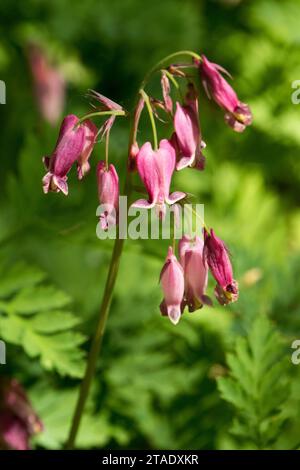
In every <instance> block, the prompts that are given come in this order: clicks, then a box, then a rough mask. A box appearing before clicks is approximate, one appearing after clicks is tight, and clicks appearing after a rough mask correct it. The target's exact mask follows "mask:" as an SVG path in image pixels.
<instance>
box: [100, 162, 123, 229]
mask: <svg viewBox="0 0 300 470" xmlns="http://www.w3.org/2000/svg"><path fill="white" fill-rule="evenodd" d="M97 181H98V196H99V202H100V204H101V205H103V206H105V207H104V209H105V210H104V211H103V213H102V214H101V216H100V223H101V228H102V229H103V230H107V229H108V228H109V227H112V226H114V225H116V223H117V215H118V208H119V177H118V173H117V172H116V169H115V167H114V165H112V164H110V165H109V166H108V167H106V164H105V162H104V161H100V162H99V163H98V166H97Z"/></svg>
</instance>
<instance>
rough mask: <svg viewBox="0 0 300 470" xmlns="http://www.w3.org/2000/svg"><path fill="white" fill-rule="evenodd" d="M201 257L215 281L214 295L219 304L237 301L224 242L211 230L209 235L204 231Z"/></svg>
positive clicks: (235, 287) (234, 283) (235, 285)
mask: <svg viewBox="0 0 300 470" xmlns="http://www.w3.org/2000/svg"><path fill="white" fill-rule="evenodd" d="M203 256H204V260H205V262H207V264H208V266H209V269H210V271H211V273H212V275H213V277H214V278H215V280H216V281H217V286H216V288H215V295H216V298H217V300H218V301H219V303H220V304H222V305H226V304H228V303H230V302H235V301H236V300H237V299H238V294H239V292H238V283H237V282H236V281H235V280H234V279H233V272H232V266H231V262H230V258H229V254H228V250H227V248H226V246H225V244H224V242H223V241H222V240H221V239H220V238H218V237H217V236H216V235H215V233H214V231H213V229H211V231H210V234H209V233H208V232H207V230H205V229H204V250H203Z"/></svg>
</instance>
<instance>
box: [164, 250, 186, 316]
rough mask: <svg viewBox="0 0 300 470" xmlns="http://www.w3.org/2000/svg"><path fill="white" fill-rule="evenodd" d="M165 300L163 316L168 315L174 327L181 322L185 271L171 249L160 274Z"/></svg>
mask: <svg viewBox="0 0 300 470" xmlns="http://www.w3.org/2000/svg"><path fill="white" fill-rule="evenodd" d="M160 283H161V287H162V290H163V293H164V299H163V301H162V302H161V304H160V310H161V313H162V315H167V316H168V317H169V319H170V320H171V322H172V323H173V324H174V325H177V323H178V322H179V320H180V317H181V313H182V302H183V295H184V276H183V269H182V266H181V265H180V263H179V262H178V261H177V258H176V256H175V255H174V254H173V249H172V247H169V250H168V256H167V258H166V261H165V264H164V266H163V268H162V271H161V273H160Z"/></svg>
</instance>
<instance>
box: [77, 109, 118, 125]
mask: <svg viewBox="0 0 300 470" xmlns="http://www.w3.org/2000/svg"><path fill="white" fill-rule="evenodd" d="M97 116H126V112H125V111H121V110H120V111H95V112H93V113H89V114H86V115H85V116H83V117H82V118H80V119H79V121H78V123H77V126H78V125H79V124H81V123H82V122H83V121H86V120H87V119H90V118H93V117H97Z"/></svg>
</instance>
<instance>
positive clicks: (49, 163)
mask: <svg viewBox="0 0 300 470" xmlns="http://www.w3.org/2000/svg"><path fill="white" fill-rule="evenodd" d="M78 122H79V119H78V117H77V116H75V115H74V114H69V115H68V116H66V117H65V118H64V120H63V122H62V125H61V128H60V131H59V136H58V140H57V143H56V147H55V149H54V151H53V153H52V155H51V156H50V157H44V159H43V161H44V164H45V167H46V169H47V170H48V173H47V174H46V175H45V176H44V178H43V190H44V193H48V192H49V191H54V192H59V191H62V192H63V193H64V194H65V195H67V194H68V185H67V179H68V177H67V174H68V173H69V171H70V169H71V168H72V166H73V164H74V163H75V162H76V160H77V159H78V158H79V157H80V155H81V153H82V150H83V146H84V139H85V129H84V127H83V126H82V125H79V126H77V124H78Z"/></svg>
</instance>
